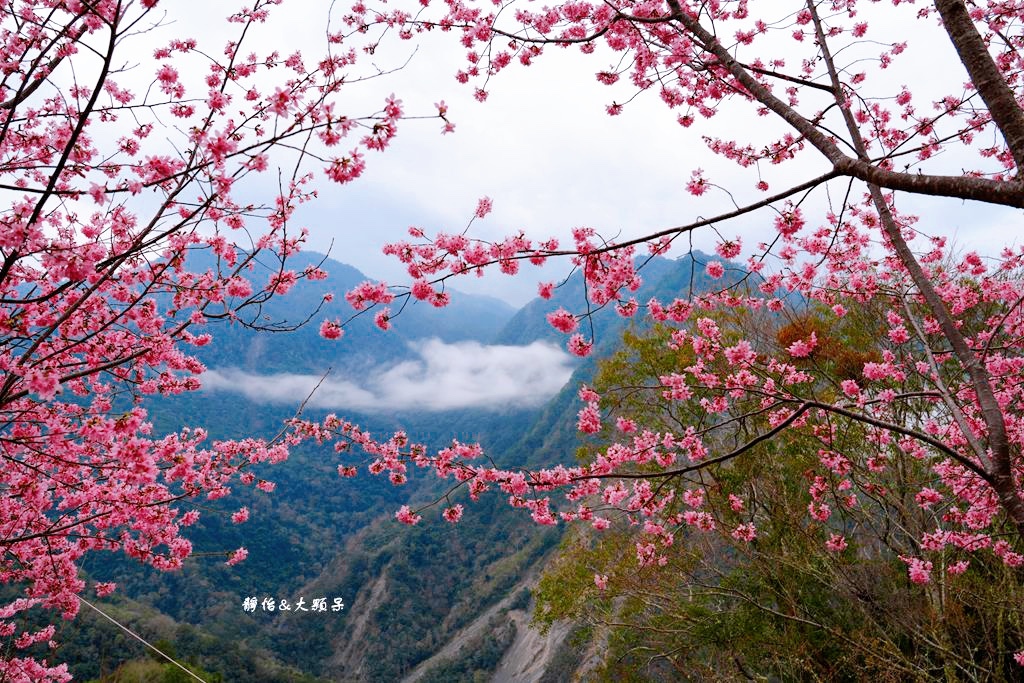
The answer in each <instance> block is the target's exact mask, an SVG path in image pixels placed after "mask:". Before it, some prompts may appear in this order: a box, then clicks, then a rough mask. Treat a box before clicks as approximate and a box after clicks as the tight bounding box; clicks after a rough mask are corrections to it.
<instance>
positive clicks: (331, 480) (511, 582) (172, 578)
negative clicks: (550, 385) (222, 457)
mask: <svg viewBox="0 0 1024 683" xmlns="http://www.w3.org/2000/svg"><path fill="white" fill-rule="evenodd" d="M320 258H321V257H318V256H315V255H312V254H305V255H303V256H302V257H301V258H300V259H297V260H296V261H295V263H294V264H293V266H292V267H293V268H295V269H301V268H302V267H304V265H305V264H308V263H317V262H318V261H319V259H320ZM708 258H709V257H705V256H704V255H703V254H699V253H695V254H694V258H693V259H690V258H684V259H679V260H669V259H664V258H656V259H651V260H650V262H649V263H647V264H646V265H645V266H644V268H643V270H642V275H643V276H644V285H643V287H641V289H640V291H639V292H637V293H636V294H635V296H637V298H638V299H639V300H640V301H641V302H642V303H644V302H646V301H647V300H648V299H650V298H651V297H659V298H661V299H663V300H666V301H671V300H673V299H674V298H676V297H686V296H687V295H688V293H689V292H690V291H691V290H692V291H703V290H705V289H707V288H709V287H716V286H718V287H720V286H722V285H723V284H725V283H724V282H723V281H722V280H717V281H716V280H710V279H709V278H707V276H706V275H705V274H704V261H706V260H707V259H708ZM325 269H327V270H328V271H329V272H330V273H331V276H330V278H329V279H328V280H326V281H322V282H310V283H302V284H300V285H299V286H297V287H296V288H295V290H294V291H293V292H291V293H289V294H288V295H287V296H285V297H282V298H280V299H275V300H272V301H271V302H270V303H268V304H267V306H266V307H265V308H264V310H263V311H261V312H260V313H261V315H266V316H268V319H269V320H287V319H289V317H290V319H292V320H296V319H299V318H303V317H305V315H306V314H307V311H310V310H314V309H315V307H316V305H317V304H318V302H319V301H320V300H321V299H322V297H323V294H324V293H325V292H327V291H334V292H335V293H336V295H337V298H336V300H335V301H334V302H332V303H331V304H330V305H329V306H328V307H326V308H325V309H324V310H322V311H321V312H320V313H318V314H317V316H316V318H315V320H316V321H319V320H321V319H323V318H324V317H336V316H344V315H348V311H349V308H348V305H347V303H345V302H344V301H343V300H341V298H342V295H343V293H344V291H345V290H347V289H349V288H351V287H352V286H354V285H356V284H358V283H359V282H362V281H363V280H366V279H368V278H366V277H365V276H364V275H363V274H362V273H360V272H359V271H358V270H356V269H354V268H351V267H350V266H345V265H344V264H340V263H337V262H330V261H329V262H327V263H326V264H325ZM268 272H269V271H268ZM583 295H584V288H583V283H582V278H581V277H580V275H579V274H578V273H577V274H575V275H574V276H573V277H571V278H570V279H569V280H568V281H567V282H566V283H565V285H563V286H562V287H561V288H559V289H558V290H556V293H555V296H554V298H553V299H552V300H540V299H537V300H535V301H533V302H531V303H529V304H528V305H527V306H525V307H523V308H522V309H521V310H519V311H518V312H515V311H513V310H512V309H511V308H510V307H508V306H507V305H505V304H503V303H502V302H500V301H497V300H494V299H489V298H486V297H479V296H471V295H464V294H460V295H457V296H453V301H452V304H451V306H450V307H448V308H446V309H440V310H439V309H434V308H432V307H430V306H428V305H425V304H423V303H422V302H417V303H414V304H410V306H408V307H407V308H406V310H405V311H404V312H403V313H402V314H401V316H399V317H398V318H397V319H396V320H395V326H394V329H393V330H392V331H390V332H387V333H384V332H381V331H379V330H377V329H376V328H375V327H374V326H373V324H372V320H370V319H369V317H367V316H363V317H362V318H358V319H356V320H354V321H353V323H352V324H351V325H350V326H349V327H348V328H347V331H346V335H345V337H343V338H342V339H341V340H339V341H334V342H329V341H327V340H323V339H321V338H320V337H319V335H318V334H317V329H316V328H317V327H318V325H310V326H308V327H307V328H304V329H302V330H299V331H297V332H294V333H287V334H286V333H280V334H276V333H261V334H257V333H255V332H253V331H251V330H247V329H243V328H240V327H237V326H229V325H211V326H210V327H211V331H212V333H213V334H214V337H215V340H214V342H213V344H212V345H211V346H210V347H208V348H203V349H201V350H200V351H201V357H202V359H203V361H204V362H205V363H207V364H208V365H209V366H210V367H213V368H222V367H236V368H241V369H244V370H247V371H249V372H253V373H262V374H269V373H275V372H291V373H318V372H321V371H322V369H323V368H325V367H326V366H333V367H334V368H335V370H336V371H341V372H348V373H352V374H353V375H356V374H358V375H360V376H365V375H366V373H367V368H370V367H379V366H381V365H387V364H394V363H397V362H400V361H403V360H408V359H410V358H412V357H413V356H414V351H412V350H410V346H409V342H410V341H415V340H421V339H424V338H429V337H439V338H441V339H443V340H446V341H462V340H476V341H481V342H488V341H489V342H492V343H498V344H508V345H518V346H524V345H528V344H531V343H532V342H535V341H545V340H546V341H553V342H555V343H558V344H562V343H564V341H565V335H562V334H560V333H558V332H557V331H555V330H553V329H552V328H551V326H550V325H549V324H548V323H547V321H546V315H547V313H549V312H550V311H552V310H555V309H557V308H558V307H559V306H564V307H565V308H567V309H568V310H571V311H574V312H579V311H580V310H581V309H582V307H584V306H585V299H584V296H583ZM642 324H644V323H643V321H642V320H640V319H639V316H638V320H635V321H633V320H627V319H624V318H621V317H620V316H618V315H617V314H616V313H615V311H614V310H613V309H612V308H611V307H608V308H606V309H604V310H601V311H597V312H595V314H594V316H593V325H594V330H595V334H596V337H597V342H598V344H597V347H596V353H595V354H594V356H595V357H591V358H588V359H585V360H583V361H579V363H578V365H577V366H576V368H575V372H574V374H573V376H572V379H571V380H570V381H569V382H568V383H567V384H566V386H565V387H564V388H563V389H562V391H561V392H560V393H558V394H557V395H556V396H555V397H553V398H552V399H550V400H549V401H548V402H547V403H546V404H545V405H543V406H541V407H539V408H533V409H506V410H503V411H497V410H458V411H448V412H404V413H400V412H397V411H391V412H388V413H375V414H367V415H355V414H349V413H347V412H344V411H339V412H342V414H345V416H346V417H347V418H350V419H353V420H354V421H356V422H357V423H359V424H362V425H363V426H366V427H367V428H369V429H371V431H373V432H374V433H376V434H385V433H387V432H389V431H392V430H395V429H399V428H404V429H406V431H407V432H408V433H409V434H410V436H411V437H412V438H413V439H415V440H420V441H424V442H425V443H427V444H428V445H429V446H430V447H431V448H437V447H440V446H443V445H445V444H446V443H448V442H450V440H451V439H452V438H453V437H455V438H458V439H460V440H462V441H480V442H481V443H482V444H483V445H484V446H485V450H486V452H487V455H488V457H490V458H493V460H494V461H495V462H496V463H497V464H499V465H502V466H506V467H510V466H525V467H534V468H536V467H544V466H549V465H552V464H554V463H556V462H569V461H571V460H572V456H573V453H574V451H575V449H576V447H577V433H576V429H575V424H576V413H577V411H578V410H579V408H580V403H579V400H578V398H577V397H576V388H577V387H578V385H579V384H580V383H582V382H588V381H590V379H591V378H592V376H593V373H594V371H595V369H596V364H597V360H596V358H600V357H601V356H603V355H605V354H609V353H611V352H613V351H614V350H615V348H616V346H617V344H618V343H619V340H620V338H621V333H622V331H623V330H624V329H625V328H626V327H627V326H629V325H642ZM147 405H148V407H149V409H150V412H151V416H152V418H153V419H154V422H155V423H156V427H157V429H158V430H160V431H167V430H173V429H178V428H180V427H182V426H184V425H203V426H206V427H208V428H209V429H210V433H211V436H213V437H214V438H231V437H243V436H261V435H267V434H271V433H273V432H274V431H276V430H277V429H278V428H279V426H280V424H281V421H282V420H283V419H284V418H287V417H289V416H290V415H291V413H292V411H293V410H294V408H295V406H290V405H261V404H258V403H255V402H250V401H247V400H245V399H244V398H242V397H241V396H240V395H237V394H231V393H202V392H200V393H196V394H193V395H188V396H182V397H175V398H170V399H159V400H156V401H151V402H149V403H148V404H147ZM323 412H324V411H323V410H315V409H314V410H310V411H308V415H309V416H310V417H311V418H312V419H316V418H317V417H319V416H322V414H323ZM340 458H341V456H338V455H336V454H334V453H333V452H332V451H331V449H330V448H315V447H313V446H306V447H301V448H299V449H296V450H295V452H294V453H293V455H292V457H291V458H290V459H289V460H288V461H287V462H285V463H282V464H280V465H276V466H273V467H268V468H261V469H260V470H259V471H258V472H257V475H258V476H265V477H266V478H268V479H271V480H274V481H275V482H277V490H276V491H275V492H274V493H272V494H269V495H267V494H262V493H259V492H254V491H252V490H251V489H248V488H246V487H242V486H238V487H235V489H236V490H235V492H234V494H233V495H232V496H230V497H229V498H226V499H224V500H220V501H214V502H206V501H202V502H201V504H202V507H203V510H204V511H203V514H202V517H201V520H200V523H199V524H198V525H197V526H196V527H195V528H194V530H193V533H192V539H193V540H194V542H195V547H196V549H197V557H196V558H195V559H194V560H192V561H190V562H189V563H188V565H187V566H186V568H185V569H184V570H183V571H181V572H176V573H169V574H162V573H159V572H156V571H151V570H147V569H145V568H140V567H139V566H138V565H136V564H134V563H131V562H127V561H122V560H117V559H114V558H107V557H102V556H97V557H96V558H95V559H94V560H92V561H90V563H89V564H88V565H87V566H86V567H84V570H85V572H87V573H88V574H90V575H91V577H93V578H95V579H96V580H116V581H117V582H118V583H119V586H120V590H121V591H123V594H124V595H125V596H127V597H128V598H131V599H134V600H137V601H139V602H141V603H145V604H146V605H148V606H149V607H150V608H152V609H155V610H159V611H160V612H161V613H163V614H165V615H168V616H169V617H170V618H171V619H173V620H174V622H175V623H177V624H179V625H180V626H179V628H182V627H184V626H186V625H191V626H189V628H192V629H196V630H201V632H202V634H203V638H204V639H205V640H204V642H206V643H216V642H218V641H222V642H224V643H236V642H237V643H239V644H240V645H243V646H244V647H245V648H247V649H248V651H254V650H266V651H269V652H271V653H272V654H273V657H274V658H275V659H276V660H277V661H279V662H281V665H282V666H290V667H294V668H296V669H301V670H302V671H303V672H304V673H305V674H307V675H311V676H322V677H325V678H328V679H330V680H352V681H364V680H367V681H393V680H398V679H400V678H401V677H403V676H405V675H407V674H409V673H410V672H413V671H414V670H417V669H416V667H417V665H418V664H421V663H423V662H427V660H428V659H430V658H431V656H432V655H434V654H435V653H438V652H442V651H443V650H444V649H445V648H446V646H447V645H449V644H450V643H452V642H453V641H454V640H457V639H459V638H465V629H466V628H467V627H468V626H469V625H470V624H471V623H473V621H474V619H475V618H476V617H477V616H479V615H480V614H483V613H484V612H485V611H486V610H488V609H490V608H491V607H493V606H501V605H502V604H507V605H512V604H514V605H516V608H515V609H519V610H521V609H522V608H523V607H524V606H525V604H526V602H528V597H526V596H525V595H523V596H520V595H519V594H520V593H521V592H522V586H523V585H524V581H525V582H526V583H528V581H527V578H528V577H529V576H532V575H533V573H534V572H536V570H537V569H538V568H539V567H540V566H542V565H543V564H544V562H545V561H546V559H547V558H548V557H549V556H550V553H551V552H554V550H555V546H556V544H557V541H558V539H559V537H560V530H561V528H555V529H553V530H552V529H548V528H540V527H538V526H536V525H535V524H534V523H533V522H532V521H531V520H530V519H529V515H528V514H526V513H524V512H523V511H522V510H512V509H510V508H508V506H507V504H506V502H505V497H504V496H503V495H502V494H500V493H491V494H485V495H484V496H483V497H482V500H481V501H479V502H476V503H470V502H469V501H468V500H466V498H465V495H464V492H463V491H458V492H455V493H452V494H450V495H448V496H447V498H448V500H447V501H445V502H444V503H443V505H448V504H451V503H454V502H459V501H461V502H463V503H464V504H465V505H466V507H467V509H466V513H465V517H464V519H463V521H462V522H460V524H459V525H458V526H456V527H452V526H451V525H448V524H447V523H445V522H443V521H441V519H440V514H439V509H438V508H433V509H431V510H429V511H427V512H424V520H423V521H422V522H421V523H420V524H419V525H417V526H416V527H413V528H408V527H404V526H401V525H398V524H397V523H396V522H395V521H394V519H393V513H394V510H395V509H396V508H397V506H398V505H400V504H402V503H403V502H411V504H412V505H414V506H415V505H416V504H417V503H418V504H424V503H428V502H431V501H434V500H438V499H440V500H444V499H445V498H446V489H445V487H444V484H445V483H448V484H450V483H451V482H438V481H437V480H436V479H434V478H433V477H432V476H423V475H419V476H414V477H413V478H412V480H411V481H410V483H409V484H408V485H406V486H405V487H402V488H397V489H396V488H394V487H392V486H391V485H390V484H389V483H387V481H386V480H382V479H381V478H379V477H372V476H369V475H365V474H363V475H361V476H360V478H359V479H357V480H342V479H339V478H338V476H337V474H336V473H335V468H336V466H337V464H339V462H340ZM242 505H247V506H249V507H250V508H251V510H252V513H253V514H252V518H251V519H250V521H249V522H247V523H246V524H243V525H240V526H239V525H234V524H231V523H230V521H229V520H228V515H229V514H230V512H231V511H233V510H235V509H237V508H238V507H240V506H242ZM239 545H245V546H246V547H247V548H248V549H249V559H248V560H247V561H246V562H244V563H242V564H241V565H239V566H237V567H233V568H229V567H225V566H224V563H223V560H224V557H223V556H222V555H220V554H214V555H212V556H210V557H204V556H203V553H204V552H209V553H220V552H222V551H224V550H231V549H233V548H236V547H238V546H239ZM301 595H305V596H306V598H307V601H308V599H309V598H310V597H316V596H320V595H326V596H328V597H335V596H337V597H342V598H344V600H345V602H346V604H347V608H346V610H345V611H344V612H342V613H340V614H338V615H326V616H324V615H312V616H310V615H282V614H279V613H278V614H267V613H261V612H257V613H255V614H248V613H245V612H243V611H242V600H243V599H244V597H247V596H258V597H260V598H262V597H264V596H274V597H277V598H281V597H287V598H290V599H294V598H295V597H298V596H301ZM507 611H508V610H507V609H506V610H505V613H507ZM496 613H497V614H501V613H502V612H501V611H500V610H498V612H496ZM306 616H309V618H305V617H306ZM488 628H491V627H490V626H488ZM484 631H485V633H484V634H483V635H481V638H482V639H483V640H482V641H481V642H484V641H486V643H485V645H486V648H483V647H481V648H477V650H476V652H475V654H474V655H473V658H472V661H468V660H465V661H463V660H459V661H458V662H449V663H447V664H445V665H444V666H445V667H448V668H443V667H442V669H438V670H437V671H435V673H434V674H430V672H427V674H428V675H426V677H425V678H424V680H448V679H451V676H450V675H448V674H445V673H444V672H445V671H448V672H451V671H455V670H456V669H457V670H459V671H464V672H468V671H473V672H475V673H474V674H473V676H474V677H476V678H479V676H486V675H487V672H488V671H491V672H493V671H494V670H495V668H496V667H498V665H499V663H500V660H501V659H502V657H503V656H504V654H505V653H506V650H508V648H509V647H510V643H511V642H512V641H513V637H512V636H513V635H514V634H513V633H511V632H509V631H508V629H505V628H504V627H500V625H496V626H494V628H491V630H490V631H487V630H486V629H485V630H484ZM183 632H184V631H183ZM196 632H198V631H196ZM190 633H191V635H190V636H189V637H188V638H184V639H182V638H177V637H175V638H174V645H175V647H176V648H177V650H178V652H179V654H181V655H182V656H195V657H197V658H198V661H199V663H200V664H201V665H202V666H203V667H205V668H206V669H208V670H210V671H221V672H224V673H225V680H233V679H232V676H231V674H230V671H231V669H230V668H228V667H230V663H229V660H227V659H224V658H218V657H217V653H216V651H215V650H216V648H211V647H206V646H204V647H203V648H201V649H198V648H196V647H194V645H195V641H196V637H195V632H190ZM488 633H489V634H490V635H487V634H488ZM460 634H461V635H460ZM87 641H88V634H87V633H86V634H82V635H80V637H79V638H77V639H76V641H75V642H76V643H78V644H81V643H84V642H87ZM474 642H475V641H474ZM484 650H486V656H485V657H484V656H482V653H483V652H484ZM78 651H80V652H87V651H88V650H87V648H86V646H85V645H81V649H80V650H78ZM225 651H229V649H228V648H225ZM129 656H130V655H129ZM460 656H461V655H460ZM467 656H468V655H467ZM111 657H112V655H111ZM110 662H111V664H112V665H116V663H117V661H116V660H114V659H113V658H112V659H111V660H110ZM424 666H427V665H424ZM460 667H461V668H460ZM421 668H422V667H421ZM95 670H96V668H95V666H90V667H86V668H85V669H83V672H88V673H90V674H91V673H92V672H94V671H95ZM478 674H479V676H478ZM431 675H432V676H434V678H433V679H431ZM253 680H255V679H253ZM282 680H283V679H282Z"/></svg>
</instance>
